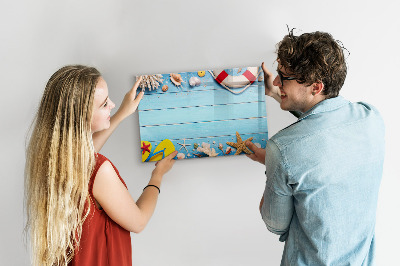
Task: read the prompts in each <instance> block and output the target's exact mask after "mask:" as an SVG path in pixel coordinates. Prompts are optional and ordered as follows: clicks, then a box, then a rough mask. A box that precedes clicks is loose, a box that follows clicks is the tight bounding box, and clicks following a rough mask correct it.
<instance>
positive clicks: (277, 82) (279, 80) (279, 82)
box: [272, 75, 282, 87]
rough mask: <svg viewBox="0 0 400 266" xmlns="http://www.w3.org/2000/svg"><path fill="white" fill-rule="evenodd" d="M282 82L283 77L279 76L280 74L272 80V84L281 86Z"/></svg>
mask: <svg viewBox="0 0 400 266" xmlns="http://www.w3.org/2000/svg"><path fill="white" fill-rule="evenodd" d="M281 84H282V83H281V79H280V78H279V75H276V77H275V79H274V81H273V82H272V85H274V86H278V87H280V86H281Z"/></svg>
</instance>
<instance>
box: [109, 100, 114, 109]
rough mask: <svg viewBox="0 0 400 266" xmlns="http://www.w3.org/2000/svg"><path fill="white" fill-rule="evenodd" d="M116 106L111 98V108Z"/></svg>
mask: <svg viewBox="0 0 400 266" xmlns="http://www.w3.org/2000/svg"><path fill="white" fill-rule="evenodd" d="M114 107H115V104H114V102H113V101H111V100H110V110H111V109H113V108H114Z"/></svg>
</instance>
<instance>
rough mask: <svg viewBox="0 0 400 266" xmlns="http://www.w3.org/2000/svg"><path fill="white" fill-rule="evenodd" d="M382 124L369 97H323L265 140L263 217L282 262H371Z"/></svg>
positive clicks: (305, 263)
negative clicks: (277, 241)
mask: <svg viewBox="0 0 400 266" xmlns="http://www.w3.org/2000/svg"><path fill="white" fill-rule="evenodd" d="M384 146H385V145H384V124H383V120H382V118H381V116H380V114H379V112H378V111H377V110H376V109H375V108H374V107H373V106H371V105H369V104H366V103H351V102H349V101H347V100H346V99H344V98H343V97H341V96H338V97H335V98H331V99H327V100H324V101H322V102H320V103H319V104H317V105H316V106H314V107H313V108H311V109H310V110H309V111H307V112H306V113H304V114H302V115H301V116H300V117H299V119H298V121H297V122H295V123H294V124H292V125H290V126H289V127H287V128H285V129H283V130H281V131H280V132H278V133H277V134H276V135H274V136H273V137H272V138H271V139H270V140H269V141H268V142H267V147H266V158H265V165H266V175H267V182H266V188H265V192H264V203H263V205H262V207H261V215H262V218H263V220H264V222H265V224H266V225H267V228H268V229H269V230H270V231H271V232H273V233H276V234H278V235H281V237H280V241H285V248H284V252H283V256H282V262H281V265H290V266H294V265H307V266H308V265H372V264H373V261H374V250H375V242H374V234H375V215H376V205H377V200H378V191H379V185H380V181H381V177H382V167H383V157H384Z"/></svg>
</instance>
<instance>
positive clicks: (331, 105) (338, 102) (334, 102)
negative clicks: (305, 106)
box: [298, 95, 350, 121]
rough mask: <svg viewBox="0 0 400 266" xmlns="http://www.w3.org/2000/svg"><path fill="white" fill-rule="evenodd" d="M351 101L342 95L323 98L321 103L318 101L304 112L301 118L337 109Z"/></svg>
mask: <svg viewBox="0 0 400 266" xmlns="http://www.w3.org/2000/svg"><path fill="white" fill-rule="evenodd" d="M349 103H350V102H349V101H348V100H346V99H345V98H343V97H342V96H340V95H339V96H337V97H334V98H329V99H326V100H323V101H321V102H319V103H317V104H316V105H314V106H313V107H312V108H311V109H310V110H308V111H307V112H305V113H303V114H302V115H301V116H300V117H299V120H298V121H300V120H302V119H304V118H306V117H308V116H310V115H314V114H319V113H324V112H329V111H333V110H336V109H339V108H340V107H342V106H343V105H346V104H349Z"/></svg>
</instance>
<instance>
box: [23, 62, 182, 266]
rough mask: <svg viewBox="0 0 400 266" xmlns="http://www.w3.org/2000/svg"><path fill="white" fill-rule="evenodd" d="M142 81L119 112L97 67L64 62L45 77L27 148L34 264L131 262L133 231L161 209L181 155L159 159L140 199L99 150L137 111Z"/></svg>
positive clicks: (30, 224) (26, 192) (28, 208)
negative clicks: (165, 182)
mask: <svg viewBox="0 0 400 266" xmlns="http://www.w3.org/2000/svg"><path fill="white" fill-rule="evenodd" d="M139 82H140V80H138V81H137V82H136V83H135V85H134V86H133V88H132V89H131V90H130V91H129V92H128V93H127V94H126V95H125V97H124V100H123V102H122V104H121V106H120V108H119V109H118V111H117V112H116V113H115V114H114V115H113V116H112V117H111V118H110V112H111V109H113V108H114V107H115V105H114V103H113V102H112V101H111V100H110V97H109V96H108V87H107V83H106V82H105V80H104V79H103V78H102V77H101V75H100V73H99V72H98V71H97V70H96V69H95V68H92V67H86V66H80V65H74V66H65V67H63V68H61V69H59V70H58V71H57V72H55V73H54V74H53V75H52V76H51V78H50V80H49V81H48V83H47V85H46V88H45V91H44V94H43V97H42V100H41V103H40V107H39V110H38V113H37V115H36V118H35V122H34V128H33V132H32V135H31V138H30V142H29V146H28V149H27V162H26V174H25V175H26V177H25V194H26V195H25V196H26V208H27V230H28V231H29V233H30V239H31V249H32V260H33V261H32V262H33V265H67V264H68V265H132V254H131V253H132V248H131V239H130V232H135V233H139V232H140V231H142V230H143V228H144V227H145V226H146V224H147V223H148V221H149V219H150V217H151V216H152V214H153V212H154V209H155V207H156V203H157V198H158V194H159V191H160V189H159V188H160V185H161V181H162V178H163V176H164V174H165V173H167V172H168V171H169V170H170V169H171V167H172V166H173V164H174V162H175V160H174V159H173V158H174V157H175V156H176V153H177V152H174V153H172V154H171V155H169V156H167V157H166V158H165V159H163V160H161V161H159V162H158V163H157V164H156V167H155V169H154V170H153V172H152V175H151V178H150V181H149V183H148V186H146V187H145V189H143V193H142V195H141V196H140V197H139V199H138V200H137V201H136V202H135V201H134V200H133V198H132V197H131V196H130V194H129V192H128V190H127V188H126V185H125V183H124V181H123V180H122V178H121V177H120V175H119V173H118V170H117V169H116V168H115V166H114V165H113V164H112V163H111V162H110V161H109V160H108V159H107V158H106V157H104V156H103V155H101V154H99V153H98V152H99V151H100V149H101V148H102V146H103V145H104V143H105V142H106V141H107V139H108V137H109V136H110V135H111V133H112V132H113V131H114V130H115V128H116V127H117V126H118V124H119V123H120V122H121V121H122V120H124V119H125V118H126V117H128V116H129V115H131V114H132V113H133V112H135V110H136V109H137V106H138V105H139V102H140V100H141V99H142V97H143V94H144V93H143V92H140V93H139V94H138V95H136V90H137V87H138V85H139Z"/></svg>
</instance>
